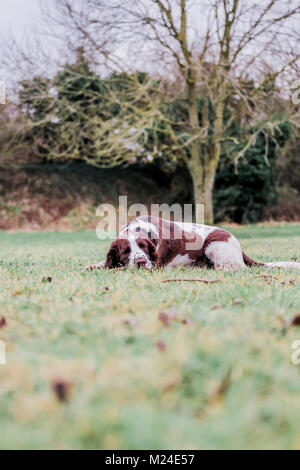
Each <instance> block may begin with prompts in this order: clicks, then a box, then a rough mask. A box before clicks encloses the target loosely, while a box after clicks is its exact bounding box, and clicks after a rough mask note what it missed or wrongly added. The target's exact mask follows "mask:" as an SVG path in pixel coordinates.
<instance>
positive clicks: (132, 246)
mask: <svg viewBox="0 0 300 470" xmlns="http://www.w3.org/2000/svg"><path fill="white" fill-rule="evenodd" d="M177 266H186V267H189V266H190V267H192V266H195V267H209V268H214V269H222V270H224V271H233V270H238V269H244V268H246V267H247V266H264V267H268V268H277V267H278V268H294V269H300V263H296V262H288V261H282V262H275V263H261V262H257V261H254V260H252V259H251V258H249V257H248V256H247V255H246V254H245V253H244V252H243V251H242V248H241V245H240V243H239V242H238V240H237V239H236V237H235V236H234V235H232V234H231V233H229V232H227V231H226V230H223V229H220V228H218V227H211V226H208V225H202V224H194V223H187V222H173V221H170V220H166V219H162V218H160V217H152V216H142V217H136V218H135V219H133V220H131V222H130V223H129V224H127V225H126V226H125V227H123V228H122V229H121V230H120V232H119V233H118V235H117V238H116V239H115V240H114V241H113V243H112V244H111V246H110V249H109V250H108V253H107V256H106V259H105V260H104V261H101V262H100V263H98V264H92V265H89V266H87V267H86V270H92V269H101V268H106V269H114V268H120V267H140V268H145V269H152V268H162V267H166V268H173V267H177Z"/></svg>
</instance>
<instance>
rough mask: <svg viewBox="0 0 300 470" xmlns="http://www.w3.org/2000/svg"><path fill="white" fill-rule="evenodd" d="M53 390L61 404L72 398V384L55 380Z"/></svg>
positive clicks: (52, 385)
mask: <svg viewBox="0 0 300 470" xmlns="http://www.w3.org/2000/svg"><path fill="white" fill-rule="evenodd" d="M51 387H52V390H53V392H54V393H55V395H56V397H57V399H58V400H59V401H61V402H67V401H68V400H69V398H70V393H71V388H72V384H71V383H70V382H67V381H65V380H63V379H55V380H53V381H52V384H51Z"/></svg>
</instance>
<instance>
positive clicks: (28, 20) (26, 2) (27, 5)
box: [0, 0, 39, 36]
mask: <svg viewBox="0 0 300 470" xmlns="http://www.w3.org/2000/svg"><path fill="white" fill-rule="evenodd" d="M0 5H1V8H0V31H1V35H4V36H5V34H6V32H8V31H9V30H10V29H11V30H12V31H13V32H14V34H15V35H17V36H22V34H23V33H24V31H25V30H27V29H29V28H30V26H31V25H33V24H34V23H36V22H37V21H38V18H39V0H0Z"/></svg>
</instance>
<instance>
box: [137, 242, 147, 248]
mask: <svg viewBox="0 0 300 470" xmlns="http://www.w3.org/2000/svg"><path fill="white" fill-rule="evenodd" d="M138 245H139V247H140V248H145V246H146V243H145V242H143V241H140V242H139V243H138Z"/></svg>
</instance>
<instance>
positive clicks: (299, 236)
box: [0, 225, 300, 449]
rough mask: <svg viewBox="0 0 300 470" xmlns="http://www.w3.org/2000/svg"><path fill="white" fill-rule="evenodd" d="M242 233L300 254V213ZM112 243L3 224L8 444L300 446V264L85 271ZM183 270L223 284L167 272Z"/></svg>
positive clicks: (264, 255) (1, 414) (258, 246)
mask: <svg viewBox="0 0 300 470" xmlns="http://www.w3.org/2000/svg"><path fill="white" fill-rule="evenodd" d="M232 231H233V232H234V233H235V234H236V235H237V236H238V237H239V238H240V239H241V241H242V245H243V248H244V249H245V251H246V253H247V254H248V255H249V256H251V257H253V258H254V259H257V260H265V261H271V260H290V259H292V258H294V257H297V255H298V256H299V241H300V226H299V225H293V226H288V225H287V226H282V227H271V228H266V227H257V226H254V227H246V228H239V229H238V228H236V229H234V230H232ZM107 246H108V244H107V243H106V242H100V241H98V240H97V238H96V236H95V233H94V232H76V233H32V234H23V233H16V234H7V233H3V232H2V233H0V247H1V251H0V302H1V310H0V324H1V318H2V317H3V318H5V320H6V326H5V325H3V327H2V328H1V329H0V339H1V340H2V341H5V343H6V349H7V365H5V366H3V365H0V423H1V424H0V425H1V435H0V448H2V449H11V448H18V449H45V448H56V449H70V448H71V449H91V448H97V449H112V448H113V449H143V448H146V449H167V448H177V449H180V448H184V449H195V448H196V449H199V448H200V449H215V448H217V449H228V448H234V449H239V448H256V449H257V448H268V449H279V448H283V449H299V448H300V400H299V393H300V365H299V366H296V365H293V364H292V361H291V354H292V350H291V343H292V342H293V341H294V340H295V339H300V328H299V327H290V326H289V325H290V322H291V319H292V318H293V317H294V316H295V315H297V314H299V313H300V297H299V284H300V276H299V271H298V273H297V272H296V271H295V272H293V271H284V270H278V269H272V270H266V269H264V268H253V269H247V270H245V271H244V272H242V273H241V272H235V273H222V272H216V271H213V270H200V269H194V270H192V269H188V270H187V269H184V270H183V269H181V270H180V269H177V270H172V271H166V270H161V271H157V272H144V271H142V270H140V271H138V270H128V271H120V272H107V271H101V272H93V273H85V272H83V267H84V266H85V265H86V264H89V263H92V262H96V261H98V260H99V259H101V258H103V257H104V254H105V251H106V249H107ZM264 273H268V274H271V275H272V276H276V277H278V280H276V279H269V280H268V279H264V278H262V277H259V278H257V277H256V276H258V275H260V274H264ZM180 276H182V277H205V278H207V279H214V278H216V277H219V278H220V279H221V280H222V282H220V283H218V284H210V285H206V284H200V283H180V284H178V283H169V284H162V283H161V281H162V280H164V279H166V278H170V277H180ZM291 279H292V281H293V282H292V283H290V282H289V281H290V280H291ZM49 281H51V282H49ZM266 281H268V282H266ZM282 283H285V284H282ZM162 312H163V313H165V315H160V314H161V313H162ZM159 315H160V316H159ZM2 323H3V322H2Z"/></svg>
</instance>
